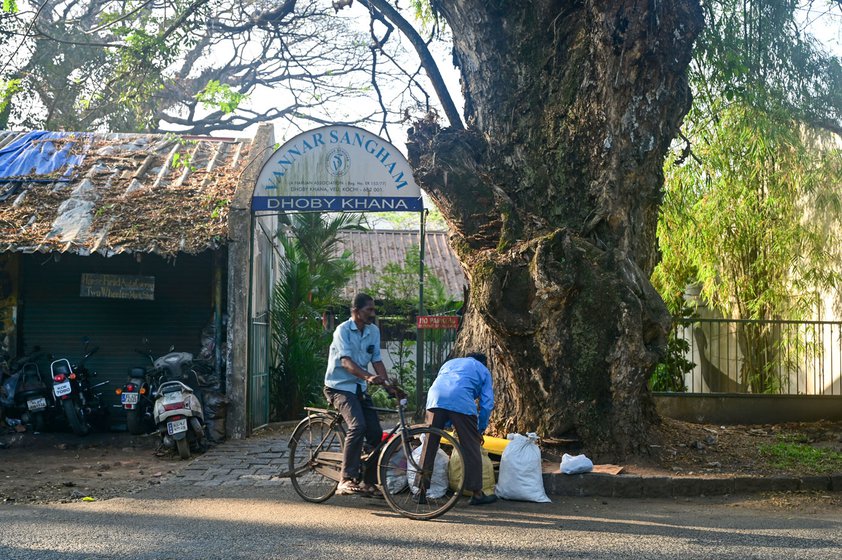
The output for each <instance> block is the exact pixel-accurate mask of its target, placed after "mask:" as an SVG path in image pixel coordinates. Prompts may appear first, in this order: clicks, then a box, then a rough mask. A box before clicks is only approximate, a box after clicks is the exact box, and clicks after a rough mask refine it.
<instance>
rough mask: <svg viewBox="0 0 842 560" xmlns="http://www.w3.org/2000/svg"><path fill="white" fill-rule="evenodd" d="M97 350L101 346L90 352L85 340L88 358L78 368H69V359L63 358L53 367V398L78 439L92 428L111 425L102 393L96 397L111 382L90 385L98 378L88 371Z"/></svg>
mask: <svg viewBox="0 0 842 560" xmlns="http://www.w3.org/2000/svg"><path fill="white" fill-rule="evenodd" d="M97 350H99V347H98V346H95V347H94V348H93V349H92V350H88V341H87V340H86V341H85V354H84V356H82V359H81V360H79V363H78V364H77V365H76V366H75V367H74V366H72V365H70V360H68V359H67V358H60V359H58V360H55V361H53V363H51V364H50V372H51V373H52V376H53V395H54V396H55V398H56V402H57V403H61V407H62V409H63V410H64V415H65V417H66V418H67V422H68V423H69V424H70V429H71V430H73V433H74V434H76V435H78V436H85V435H88V433H90V431H91V425H92V424H98V425H105V424H106V423H107V421H108V408H107V407H106V406H105V404H104V403H103V402H102V393H97V392H96V389H98V388H99V387H102V386H103V385H107V384H108V383H109V382H108V381H103V382H102V383H97V384H96V385H91V379H90V378H91V377H94V376H96V372H92V371H89V370H88V368H87V367H85V362H86V361H87V359H88V358H90V357H91V356H92V355H93V354H94V353H96V351H97Z"/></svg>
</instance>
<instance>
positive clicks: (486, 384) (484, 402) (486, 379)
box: [477, 364, 494, 433]
mask: <svg viewBox="0 0 842 560" xmlns="http://www.w3.org/2000/svg"><path fill="white" fill-rule="evenodd" d="M479 366H480V368H481V370H484V371H481V374H482V376H483V384H482V389H481V391H480V395H479V417H478V418H477V429H479V433H483V432H484V431H485V429H486V428H487V427H488V419H489V418H490V417H491V411H492V409H494V389H493V387H492V385H491V372H490V371H488V368H486V367H485V366H483V365H482V364H479Z"/></svg>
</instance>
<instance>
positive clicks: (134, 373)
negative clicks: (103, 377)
mask: <svg viewBox="0 0 842 560" xmlns="http://www.w3.org/2000/svg"><path fill="white" fill-rule="evenodd" d="M145 375H146V368H142V367H133V368H129V377H144V376H145Z"/></svg>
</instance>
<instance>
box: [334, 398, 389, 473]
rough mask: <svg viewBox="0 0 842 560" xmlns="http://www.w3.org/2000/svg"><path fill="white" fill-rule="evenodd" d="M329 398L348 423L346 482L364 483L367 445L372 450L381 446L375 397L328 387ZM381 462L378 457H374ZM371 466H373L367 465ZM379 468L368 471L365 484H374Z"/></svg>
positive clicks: (344, 465)
mask: <svg viewBox="0 0 842 560" xmlns="http://www.w3.org/2000/svg"><path fill="white" fill-rule="evenodd" d="M325 397H327V402H329V403H330V404H331V405H333V407H334V408H335V409H336V410H338V411H339V413H340V414H341V415H342V418H343V419H344V420H345V449H344V451H343V454H342V479H343V480H347V479H353V480H360V470H361V467H362V461H361V460H360V456H361V455H362V451H363V443H365V442H368V444H369V445H371V446H372V447H374V446H376V445H377V444H378V443H380V440H381V439H382V437H383V428H381V427H380V419H379V418H378V417H377V412H375V411H374V410H372V408H371V407H372V406H373V405H372V402H371V397H370V396H368V394H367V393H362V392H360V393H357V394H354V393H351V392H348V391H337V390H336V389H330V388H328V387H325ZM374 461H377V458H376V457H375V458H374ZM366 466H367V467H368V466H369V465H366ZM376 471H377V469H374V468H366V477H365V482H368V483H370V484H374V482H375V481H376V480H377V472H376Z"/></svg>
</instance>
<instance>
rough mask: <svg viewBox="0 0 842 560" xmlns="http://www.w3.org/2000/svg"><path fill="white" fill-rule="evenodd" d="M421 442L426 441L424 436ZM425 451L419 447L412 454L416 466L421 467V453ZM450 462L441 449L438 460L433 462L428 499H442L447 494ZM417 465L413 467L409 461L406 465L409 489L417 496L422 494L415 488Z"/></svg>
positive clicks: (422, 447) (437, 451) (439, 449)
mask: <svg viewBox="0 0 842 560" xmlns="http://www.w3.org/2000/svg"><path fill="white" fill-rule="evenodd" d="M421 440H422V441H423V440H424V436H421ZM423 449H424V446H423V445H419V446H418V448H417V449H416V450H415V451H413V452H412V458H413V459H414V460H415V464H416V465H418V466H421V451H422V450H423ZM448 461H450V457H448V456H447V453H445V452H444V451H442V449H441V447H439V448H438V449H437V450H436V459H435V461H434V462H433V476H432V478H431V479H430V487H429V488H428V489H427V497H428V498H433V499H434V498H441V497H442V496H444V495H445V493H447V487H448V480H447V463H448ZM416 472H417V471H416V470H415V465H413V463H412V461H407V465H406V479H407V481H408V482H409V488H410V490H412V494H413V495H416V494H418V492H420V488H418V487H417V486H415V473H416Z"/></svg>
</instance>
